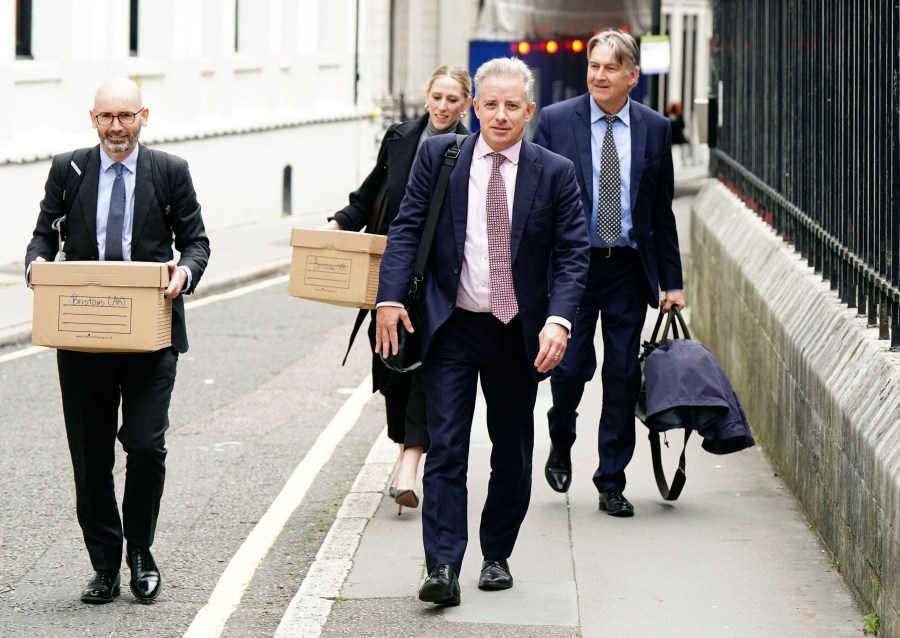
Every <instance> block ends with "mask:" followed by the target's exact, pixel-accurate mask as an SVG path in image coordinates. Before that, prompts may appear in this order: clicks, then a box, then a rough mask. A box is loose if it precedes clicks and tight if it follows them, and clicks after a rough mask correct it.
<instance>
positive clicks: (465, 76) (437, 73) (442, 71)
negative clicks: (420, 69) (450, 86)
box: [425, 64, 472, 98]
mask: <svg viewBox="0 0 900 638" xmlns="http://www.w3.org/2000/svg"><path fill="white" fill-rule="evenodd" d="M444 77H447V78H450V79H452V80H456V81H457V83H459V86H460V87H461V88H462V93H463V97H464V98H467V97H469V96H470V95H472V78H471V77H470V76H469V72H468V71H466V70H465V69H464V68H462V67H461V66H450V65H447V64H445V65H443V66H439V67H438V68H436V69H435V70H434V72H433V73H432V74H431V77H430V78H428V84H427V85H426V86H425V95H428V93H430V92H431V87H432V86H434V82H435V80H437V79H438V78H444Z"/></svg>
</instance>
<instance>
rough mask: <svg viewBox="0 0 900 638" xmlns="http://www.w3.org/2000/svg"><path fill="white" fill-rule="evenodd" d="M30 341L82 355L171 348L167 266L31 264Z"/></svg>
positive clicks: (94, 263) (170, 314)
mask: <svg viewBox="0 0 900 638" xmlns="http://www.w3.org/2000/svg"><path fill="white" fill-rule="evenodd" d="M31 285H32V287H33V289H34V314H33V317H32V322H31V342H32V343H33V344H35V345H37V346H47V347H49V348H62V349H64V350H79V351H82V352H153V351H155V350H159V349H161V348H166V347H168V346H170V345H172V300H171V299H166V296H165V289H166V286H168V285H169V269H168V267H167V266H166V265H165V264H156V263H147V262H133V261H62V262H49V261H48V262H36V263H34V264H32V265H31Z"/></svg>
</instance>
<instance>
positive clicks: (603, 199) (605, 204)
mask: <svg viewBox="0 0 900 638" xmlns="http://www.w3.org/2000/svg"><path fill="white" fill-rule="evenodd" d="M604 117H606V135H604V136H603V148H602V149H601V151H600V192H599V194H598V197H599V199H598V200H597V234H598V235H600V239H602V240H603V241H605V242H606V243H607V244H612V243H613V242H614V241H616V240H617V239H618V238H619V235H620V234H621V233H622V201H621V199H620V198H621V189H622V180H621V178H620V177H619V154H618V153H617V152H616V141H615V139H614V138H613V123H614V122H615V121H616V120H618V119H619V118H618V117H617V116H615V115H606V116H604Z"/></svg>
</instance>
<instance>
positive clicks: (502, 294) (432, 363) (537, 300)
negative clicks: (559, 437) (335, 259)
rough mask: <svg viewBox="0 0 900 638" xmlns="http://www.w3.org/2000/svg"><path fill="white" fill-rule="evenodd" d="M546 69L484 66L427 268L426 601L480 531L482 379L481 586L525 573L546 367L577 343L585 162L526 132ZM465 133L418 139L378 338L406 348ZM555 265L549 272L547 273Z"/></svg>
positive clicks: (440, 598)
mask: <svg viewBox="0 0 900 638" xmlns="http://www.w3.org/2000/svg"><path fill="white" fill-rule="evenodd" d="M533 87H534V78H533V76H532V74H531V71H530V70H529V69H528V67H527V66H526V65H525V63H524V62H522V61H521V60H517V59H514V58H509V59H503V58H501V59H496V60H491V61H489V62H486V63H484V64H483V65H482V66H481V67H480V68H479V69H478V72H477V73H476V74H475V102H474V104H475V114H476V115H477V117H478V120H479V123H480V125H481V131H480V134H478V135H473V136H471V137H469V138H468V139H466V141H465V142H464V143H463V145H462V149H461V152H460V155H459V159H458V161H457V164H456V167H455V169H454V170H453V172H452V174H451V177H450V181H449V185H448V189H447V196H446V198H445V200H444V202H443V206H442V208H441V210H440V215H439V218H438V222H437V229H436V232H435V240H434V244H433V246H432V249H431V253H430V255H429V259H428V264H427V267H426V272H425V302H426V303H425V308H426V316H425V322H424V326H422V328H421V329H422V330H423V334H422V356H423V364H422V382H423V385H424V388H425V396H426V399H427V406H428V407H427V426H428V434H429V435H430V437H431V448H430V450H429V452H428V456H427V457H426V461H425V477H424V494H425V498H424V503H423V512H422V527H423V530H422V531H423V539H424V544H425V558H426V566H427V569H428V573H429V576H428V578H427V579H426V580H425V582H424V583H423V585H422V587H421V588H420V590H419V598H420V599H421V600H423V601H426V602H433V603H437V604H443V605H457V604H459V602H460V594H459V591H460V590H459V580H458V574H459V571H460V568H461V566H462V560H463V555H464V554H465V550H466V544H467V541H468V532H467V520H466V472H467V465H468V455H469V438H470V432H471V426H472V418H473V413H474V409H475V399H476V392H477V385H478V382H479V379H480V381H481V386H482V390H483V393H484V398H485V402H486V404H487V428H488V433H489V435H490V438H491V441H492V442H493V449H492V451H491V478H490V482H489V484H488V495H487V500H486V501H485V504H484V510H483V512H482V516H481V526H480V533H479V536H480V540H481V550H482V555H483V557H484V560H483V562H482V570H481V576H480V578H479V581H478V587H479V588H480V589H483V590H500V589H508V588H510V587H512V584H513V579H512V575H511V574H510V571H509V564H508V562H507V559H508V558H509V556H510V554H511V553H512V550H513V546H514V545H515V542H516V537H517V535H518V532H519V527H520V525H521V524H522V520H523V519H524V518H525V513H526V512H527V510H528V502H529V500H530V498H531V457H532V451H533V446H534V403H535V397H536V395H537V384H538V381H540V380H541V379H543V378H545V377H546V376H547V375H548V373H549V371H550V370H551V369H553V368H554V367H555V366H556V365H557V364H558V363H559V361H560V360H561V359H562V356H563V355H564V354H565V351H566V343H567V338H568V335H569V331H570V330H571V326H572V321H573V320H574V318H575V311H576V308H577V306H578V302H579V300H580V299H581V295H582V292H583V290H584V283H585V280H586V278H587V271H588V255H589V246H588V239H587V237H588V234H587V230H586V228H585V217H584V213H583V212H582V205H581V197H580V196H579V191H578V184H577V182H576V180H575V170H574V167H573V165H572V162H571V161H569V160H567V159H565V158H563V157H560V156H558V155H555V154H553V153H551V152H549V151H547V150H545V149H543V148H541V147H539V146H536V145H534V144H531V143H530V142H527V141H525V140H524V139H523V137H524V131H525V124H526V123H527V122H528V120H529V119H530V118H531V116H532V114H533V113H534V109H535V104H534V100H533V91H534V89H533ZM455 141H456V138H455V136H452V135H443V136H437V137H434V138H431V139H429V140H427V141H426V142H425V144H424V145H423V146H422V148H421V149H420V151H419V154H418V158H417V160H416V164H415V167H414V169H413V171H412V174H411V175H410V180H409V184H408V186H407V190H406V196H405V197H404V199H403V202H402V204H401V205H400V212H399V214H398V215H397V218H396V219H395V220H394V222H393V223H392V224H391V227H390V231H389V233H388V241H387V249H386V250H385V253H384V256H383V257H382V261H381V271H380V278H379V286H378V314H377V329H376V345H375V347H376V351H380V352H382V353H383V354H387V353H388V351H389V350H391V351H393V352H396V347H397V323H398V322H399V321H402V322H403V323H404V326H405V327H406V329H407V330H410V329H411V328H412V326H411V324H410V323H409V318H408V315H407V313H406V310H405V309H403V307H402V303H400V302H402V301H403V300H404V299H405V298H406V292H407V289H408V286H409V280H410V277H411V275H412V269H413V262H414V260H415V257H416V251H417V249H418V246H419V240H420V237H421V235H422V229H423V226H424V223H425V219H426V216H427V212H428V207H429V201H430V199H431V194H432V192H433V191H434V187H435V183H436V181H437V176H438V174H439V172H440V169H441V165H442V163H443V158H444V153H445V151H446V150H447V149H448V148H449V147H450V145H452V144H453V143H455ZM548 273H549V275H550V276H549V277H548Z"/></svg>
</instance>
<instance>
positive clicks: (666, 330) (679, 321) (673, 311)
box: [652, 306, 691, 343]
mask: <svg viewBox="0 0 900 638" xmlns="http://www.w3.org/2000/svg"><path fill="white" fill-rule="evenodd" d="M664 314H665V315H667V317H666V327H665V328H663V333H662V339H660V343H665V341H666V340H667V339H668V337H669V328H670V327H673V332H672V338H673V339H678V338H679V337H678V325H679V324H680V325H681V332H682V333H683V334H684V337H683V338H684V339H690V338H691V333H690V332H689V331H688V327H687V324H686V323H685V322H684V317H682V316H681V311H680V310H679V309H678V306H672V307H671V308H670V309H669V312H667V313H664V312H663V311H662V309H661V308H660V311H659V317H657V319H656V328H654V329H653V338H652V340H653V341H654V342H656V330H657V329H658V328H659V323H660V321H661V320H662V317H663V315H664ZM673 315H674V317H675V320H676V321H677V323H674V322H673V321H672V316H673Z"/></svg>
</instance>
